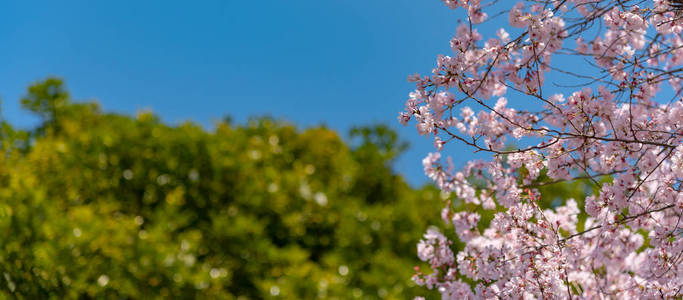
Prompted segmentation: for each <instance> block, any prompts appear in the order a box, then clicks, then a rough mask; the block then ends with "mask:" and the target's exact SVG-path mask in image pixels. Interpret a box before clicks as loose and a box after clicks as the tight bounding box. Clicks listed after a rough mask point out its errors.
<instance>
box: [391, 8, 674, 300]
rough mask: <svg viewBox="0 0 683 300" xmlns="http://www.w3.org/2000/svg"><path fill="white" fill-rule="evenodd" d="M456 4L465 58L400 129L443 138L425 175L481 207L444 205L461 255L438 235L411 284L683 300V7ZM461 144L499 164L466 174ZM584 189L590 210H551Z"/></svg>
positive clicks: (439, 77) (447, 65) (575, 206)
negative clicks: (546, 203) (551, 193)
mask: <svg viewBox="0 0 683 300" xmlns="http://www.w3.org/2000/svg"><path fill="white" fill-rule="evenodd" d="M443 2H444V3H445V4H446V5H447V6H448V7H450V8H452V9H463V11H464V14H463V15H464V18H463V22H461V23H460V25H459V26H458V27H457V29H456V32H455V36H454V37H453V39H452V40H451V41H450V46H451V49H452V53H450V54H449V55H440V56H439V57H438V59H437V61H436V67H435V68H434V69H433V71H432V73H431V74H429V75H426V76H421V75H417V74H416V75H412V76H410V77H409V80H410V81H412V82H415V84H416V89H415V90H414V91H413V92H412V93H410V96H409V99H408V100H407V102H406V104H405V110H404V111H403V112H401V113H400V114H399V117H398V119H399V121H400V122H401V123H402V124H404V125H406V124H408V123H411V122H414V123H415V125H416V128H417V131H418V133H419V134H421V135H425V136H428V137H430V138H431V139H433V143H434V147H435V152H433V153H430V154H429V155H428V156H427V157H426V158H425V159H424V160H423V165H424V170H425V173H426V175H427V176H429V177H430V178H431V179H432V180H433V181H434V182H435V183H436V184H437V185H438V187H439V188H440V189H441V190H443V191H444V192H445V193H449V194H451V195H453V198H455V199H458V200H457V201H461V202H462V203H467V204H471V205H472V206H474V207H476V209H469V210H460V211H457V210H455V209H453V206H452V205H451V203H450V202H449V203H448V204H447V205H446V207H445V208H444V209H443V211H442V213H441V217H442V219H443V221H445V222H446V223H447V224H449V225H450V224H452V225H453V227H454V230H455V232H456V234H457V237H458V239H459V240H460V241H461V242H464V243H465V246H464V249H462V250H461V251H454V247H453V243H454V241H451V240H449V239H448V238H447V237H446V235H444V234H443V233H441V232H439V231H437V230H434V229H430V230H428V231H427V233H426V234H425V235H424V239H423V240H422V241H421V242H420V243H419V244H418V245H417V250H418V256H419V258H420V259H422V260H423V261H425V262H427V263H428V264H429V265H430V266H431V270H425V269H420V268H416V274H415V276H414V277H413V279H414V281H415V282H416V283H417V284H419V285H423V286H426V287H427V288H429V289H437V290H438V291H439V292H440V293H441V294H442V296H443V298H444V299H490V298H496V299H518V298H525V299H526V298H548V299H555V298H564V299H567V298H568V299H583V298H590V299H593V298H599V299H602V298H614V299H625V298H645V299H647V298H676V299H680V298H681V297H682V295H683V291H682V290H681V289H682V288H683V239H682V237H683V222H681V216H682V215H683V193H681V189H682V188H683V186H682V184H681V181H682V180H683V145H682V143H681V142H682V141H683V98H682V97H681V92H682V91H683V36H682V31H683V11H682V6H683V5H681V1H663V0H655V1H629V0H555V1H543V0H535V1H531V0H529V1H525V2H519V3H517V4H514V6H511V7H510V6H508V7H503V6H505V5H511V4H513V3H511V2H507V1H504V2H498V1H492V2H484V1H479V0H443ZM501 7H503V8H501ZM494 20H495V21H494ZM503 20H504V21H505V22H502V21H503ZM492 22H496V23H493V24H492ZM505 23H506V24H508V25H509V27H507V28H499V29H498V30H497V31H495V32H494V31H492V30H489V31H491V33H490V36H488V37H486V36H485V35H487V34H488V33H487V32H484V31H485V29H487V28H490V27H491V26H495V27H497V26H496V24H505ZM480 31H481V32H480ZM569 65H570V66H571V67H573V68H574V69H571V68H569V67H567V66H569ZM576 68H579V70H580V72H577V71H576V70H575V69H576ZM546 79H548V80H546ZM552 79H555V80H552ZM452 143H461V144H464V145H467V146H469V147H470V148H471V149H472V150H473V151H475V152H483V153H488V154H490V155H489V156H490V159H488V160H474V161H470V162H468V163H466V164H465V166H464V168H463V169H461V170H456V169H455V166H454V163H453V161H452V160H451V158H450V157H446V156H447V154H448V149H449V146H450V145H451V144H452ZM511 145H518V146H511ZM577 180H583V181H588V182H590V185H592V186H593V188H592V189H590V190H592V191H587V192H586V193H585V194H586V195H585V198H583V199H562V201H561V202H560V204H559V205H555V206H554V207H550V208H547V207H546V208H544V207H542V206H540V205H539V203H540V200H541V199H544V198H543V197H544V196H547V195H544V194H543V193H541V191H540V190H541V189H540V187H542V186H548V185H557V184H563V183H567V182H573V181H577ZM484 211H491V212H492V213H494V214H495V216H494V218H493V220H492V221H490V222H489V224H479V222H480V219H481V213H482V212H484ZM581 215H583V216H585V217H579V216H581Z"/></svg>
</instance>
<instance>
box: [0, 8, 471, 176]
mask: <svg viewBox="0 0 683 300" xmlns="http://www.w3.org/2000/svg"><path fill="white" fill-rule="evenodd" d="M456 22H457V18H456V14H455V13H454V12H453V11H451V10H449V9H447V8H445V6H444V5H443V4H442V3H441V2H440V1H438V0H429V1H414V0H391V1H389V0H338V1H333V0H325V1H320V0H297V1H279V0H271V1H233V0H213V1H4V2H2V3H1V4H0V47H1V50H0V53H1V55H0V65H1V66H2V68H1V69H0V97H2V99H3V104H2V113H3V116H4V117H5V118H6V119H8V120H9V121H10V122H12V123H13V124H16V125H19V126H24V127H27V126H31V125H32V124H35V121H36V120H35V119H33V118H32V116H30V115H28V114H27V113H25V112H23V111H21V110H20V109H19V105H18V99H19V97H20V96H21V95H23V94H24V91H25V88H26V86H27V85H29V84H30V83H32V82H34V81H37V80H40V79H42V78H45V77H46V76H49V75H56V76H59V77H62V78H64V79H65V80H66V82H67V86H68V88H69V89H70V90H71V92H72V95H73V96H74V98H75V99H80V100H92V99H96V100H97V101H99V102H100V104H101V105H102V107H103V108H104V109H105V110H106V111H111V112H123V113H131V114H133V113H135V112H136V111H138V110H140V109H150V110H152V111H154V112H155V113H157V114H159V115H160V116H161V117H162V119H163V120H164V121H166V122H169V123H171V124H174V123H178V122H181V121H185V120H188V119H189V120H192V121H194V122H197V123H200V124H202V125H204V126H205V127H207V128H211V127H212V124H213V123H214V122H215V121H216V120H219V119H221V118H222V117H223V116H225V115H230V116H232V118H233V119H234V120H235V121H237V122H243V121H245V120H246V119H247V118H248V117H249V116H256V115H264V114H267V115H272V116H274V117H276V118H284V119H287V120H290V121H293V122H295V123H297V124H299V125H300V126H302V127H306V126H312V125H318V124H325V125H328V126H330V127H331V128H334V129H336V130H339V131H340V132H342V133H344V134H345V133H346V131H347V130H348V128H350V127H351V126H353V125H357V124H371V123H375V122H383V123H387V124H390V125H391V126H393V127H394V128H397V129H399V130H400V133H401V135H402V137H403V138H404V139H406V140H409V141H410V142H411V145H412V146H411V148H410V150H409V151H408V153H406V154H405V155H404V156H403V157H402V158H401V159H400V160H399V161H398V164H397V165H396V169H397V170H398V171H399V172H401V173H403V174H405V175H406V176H407V177H408V178H409V180H410V182H412V183H415V184H419V183H424V182H426V178H425V176H424V175H423V174H422V167H421V163H420V161H421V159H422V157H423V156H424V155H425V154H426V153H427V152H428V151H430V150H431V141H430V140H427V139H425V138H421V137H419V136H417V134H416V133H415V132H414V127H413V126H409V127H407V128H402V127H401V126H400V125H398V124H397V122H396V116H397V113H398V111H400V110H401V109H402V108H403V101H404V100H405V99H406V98H407V94H408V93H409V92H410V91H411V89H412V85H411V84H409V83H407V82H406V77H407V75H409V74H412V73H415V72H420V73H427V72H429V71H430V70H431V68H432V67H433V66H434V64H435V58H436V55H437V54H438V53H447V51H448V49H449V48H448V41H449V39H450V37H451V36H452V35H453V33H454V32H455V26H456V24H457V23H456ZM465 158H466V157H463V158H462V159H459V160H458V161H464V160H465Z"/></svg>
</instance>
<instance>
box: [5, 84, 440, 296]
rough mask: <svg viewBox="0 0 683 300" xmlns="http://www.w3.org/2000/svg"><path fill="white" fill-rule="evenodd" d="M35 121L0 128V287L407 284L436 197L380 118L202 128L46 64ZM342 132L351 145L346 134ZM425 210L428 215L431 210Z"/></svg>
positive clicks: (60, 290)
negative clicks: (112, 109)
mask: <svg viewBox="0 0 683 300" xmlns="http://www.w3.org/2000/svg"><path fill="white" fill-rule="evenodd" d="M21 103H22V105H23V107H24V108H26V109H28V110H30V111H32V112H35V113H36V114H38V115H39V116H40V117H41V119H42V121H43V122H42V124H41V125H40V126H39V128H38V129H36V130H32V131H22V130H17V129H15V128H13V127H12V126H11V125H10V124H7V123H5V122H3V124H2V127H1V128H0V145H1V147H0V230H2V232H3V233H5V234H3V235H0V273H2V276H0V289H2V290H1V291H0V294H2V295H5V296H8V297H17V298H20V299H35V298H42V299H45V298H53V299H62V298H104V299H109V298H112V299H114V298H116V299H120V298H130V299H155V298H198V297H206V298H216V299H261V298H273V299H280V298H282V299H302V298H303V299H311V298H329V299H349V298H361V299H374V298H387V299H404V298H409V297H413V296H414V295H416V294H423V293H424V292H423V291H422V290H421V289H417V288H415V287H414V285H413V283H412V282H411V281H410V277H411V275H412V267H413V266H414V265H419V264H420V262H419V261H418V260H417V258H416V256H415V244H416V243H417V241H418V239H419V238H420V236H421V234H422V232H424V230H425V228H427V227H429V226H441V224H440V223H439V224H431V223H430V221H429V220H434V218H433V217H434V216H433V215H434V212H438V210H439V208H440V207H441V206H442V204H441V201H442V197H441V195H440V194H439V192H438V191H437V190H436V189H435V188H433V187H431V186H426V187H423V188H420V189H414V188H411V187H410V186H409V185H408V184H406V182H405V181H404V180H403V178H402V177H401V176H399V175H397V174H396V173H395V172H394V171H393V170H392V168H391V166H392V163H393V161H394V159H395V158H396V157H397V156H398V155H400V153H401V152H402V151H403V150H404V149H405V148H406V146H407V145H406V144H405V143H403V142H401V141H400V140H399V139H398V136H397V135H396V133H395V132H393V131H392V130H391V129H390V128H388V127H386V126H382V125H377V126H370V127H358V128H354V129H353V130H352V132H351V141H350V142H345V141H344V140H343V139H342V138H340V137H339V136H338V134H337V133H335V132H334V131H332V130H329V129H327V128H324V127H314V128H309V129H305V130H300V129H297V128H296V127H295V126H294V125H292V124H288V123H286V122H282V121H276V120H273V119H269V118H254V119H251V120H250V121H248V122H247V123H246V124H244V125H234V124H231V122H230V121H229V120H230V119H229V118H226V119H225V121H223V122H220V123H218V124H216V127H215V129H214V130H211V131H207V130H205V129H203V128H201V127H199V126H197V125H195V124H192V123H184V124H181V125H178V126H169V125H166V124H164V123H163V122H161V121H160V120H159V119H158V118H157V117H156V116H154V115H153V114H151V113H147V112H143V113H139V114H138V115H137V116H136V117H129V116H125V115H120V114H111V113H103V112H101V110H100V109H99V107H98V105H97V104H95V103H84V102H74V101H72V100H71V98H70V96H69V93H68V92H67V90H66V88H65V87H64V85H63V83H62V81H61V80H59V79H55V78H50V79H47V80H45V81H42V82H39V83H36V84H34V85H32V86H31V87H29V90H28V94H27V95H26V96H25V97H24V98H22V99H21ZM349 145H353V146H349ZM437 222H438V220H437Z"/></svg>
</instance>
